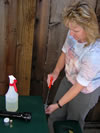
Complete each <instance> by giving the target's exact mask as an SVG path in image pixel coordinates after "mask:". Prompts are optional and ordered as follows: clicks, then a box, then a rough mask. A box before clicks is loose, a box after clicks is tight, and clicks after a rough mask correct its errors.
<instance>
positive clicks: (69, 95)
mask: <svg viewBox="0 0 100 133" xmlns="http://www.w3.org/2000/svg"><path fill="white" fill-rule="evenodd" d="M83 88H84V86H82V85H80V84H79V83H75V84H74V85H73V86H72V87H71V88H70V89H69V91H67V92H66V93H65V95H64V96H63V97H62V98H61V99H60V100H59V104H60V105H61V106H63V105H64V104H66V103H68V102H69V101H71V100H72V99H73V98H74V97H75V96H77V95H78V94H79V93H80V91H81V90H82V89H83Z"/></svg>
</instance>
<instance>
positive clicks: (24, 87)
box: [0, 0, 36, 95]
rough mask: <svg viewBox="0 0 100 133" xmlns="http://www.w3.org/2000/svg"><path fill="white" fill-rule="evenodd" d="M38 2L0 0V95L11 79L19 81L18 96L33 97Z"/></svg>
mask: <svg viewBox="0 0 100 133" xmlns="http://www.w3.org/2000/svg"><path fill="white" fill-rule="evenodd" d="M35 8H36V0H0V18H1V19H0V26H1V29H0V95H4V94H5V93H6V91H7V89H8V85H9V84H8V75H9V74H13V75H14V76H15V77H16V78H17V81H18V83H17V88H18V92H19V95H30V80H31V64H32V50H33V40H34V21H35Z"/></svg>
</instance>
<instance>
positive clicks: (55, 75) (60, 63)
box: [47, 52, 65, 86]
mask: <svg viewBox="0 0 100 133" xmlns="http://www.w3.org/2000/svg"><path fill="white" fill-rule="evenodd" d="M64 64H65V54H64V53H63V52H62V53H61V55H60V57H59V59H58V62H57V64H56V67H55V69H54V71H53V72H52V73H50V74H48V78H47V84H48V86H49V83H50V77H53V82H52V85H53V83H54V82H55V80H56V79H57V78H58V75H59V73H60V72H61V70H62V69H63V68H64Z"/></svg>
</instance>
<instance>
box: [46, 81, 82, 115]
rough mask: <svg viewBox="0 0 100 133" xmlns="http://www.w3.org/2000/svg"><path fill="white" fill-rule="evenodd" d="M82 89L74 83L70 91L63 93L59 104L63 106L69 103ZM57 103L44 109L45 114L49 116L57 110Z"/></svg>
mask: <svg viewBox="0 0 100 133" xmlns="http://www.w3.org/2000/svg"><path fill="white" fill-rule="evenodd" d="M83 88H84V86H82V85H80V84H79V83H78V82H76V83H75V84H74V85H73V86H72V87H71V88H70V89H69V91H67V92H66V93H65V95H64V96H63V97H62V98H61V99H60V100H59V104H60V105H61V106H63V105H64V104H66V103H68V102H69V101H71V100H72V99H73V98H74V97H75V96H77V95H78V94H79V93H80V91H81V90H82V89H83ZM58 108H59V107H58V105H57V103H55V104H52V105H50V106H49V107H48V108H47V109H46V113H47V114H51V113H52V112H53V111H55V110H56V109H58Z"/></svg>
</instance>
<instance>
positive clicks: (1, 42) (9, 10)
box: [0, 0, 17, 95]
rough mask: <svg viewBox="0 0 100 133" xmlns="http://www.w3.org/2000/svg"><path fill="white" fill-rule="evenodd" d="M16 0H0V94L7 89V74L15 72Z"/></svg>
mask: <svg viewBox="0 0 100 133" xmlns="http://www.w3.org/2000/svg"><path fill="white" fill-rule="evenodd" d="M16 17H17V0H9V1H8V0H1V1H0V18H1V19H0V26H1V30H0V75H1V76H0V94H1V95H4V94H5V92H6V91H7V89H8V75H9V74H13V75H14V74H15V54H16V27H17V23H16V22H17V21H16V20H17V19H16Z"/></svg>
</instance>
